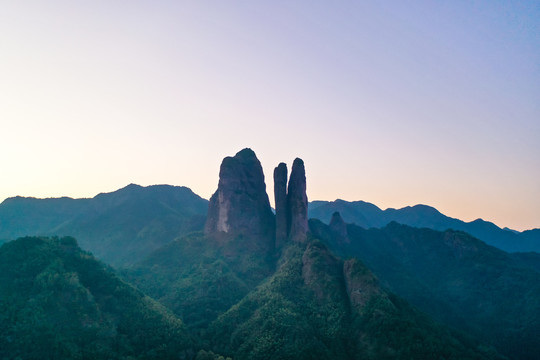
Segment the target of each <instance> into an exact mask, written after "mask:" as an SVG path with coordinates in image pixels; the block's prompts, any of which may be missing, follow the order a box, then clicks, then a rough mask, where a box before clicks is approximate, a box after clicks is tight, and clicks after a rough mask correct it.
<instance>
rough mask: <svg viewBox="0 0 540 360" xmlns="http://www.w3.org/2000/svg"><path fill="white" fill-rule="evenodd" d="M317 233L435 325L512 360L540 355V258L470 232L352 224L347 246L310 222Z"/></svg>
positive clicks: (348, 228)
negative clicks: (489, 346)
mask: <svg viewBox="0 0 540 360" xmlns="http://www.w3.org/2000/svg"><path fill="white" fill-rule="evenodd" d="M337 216H339V215H337ZM310 229H311V231H312V232H313V233H314V234H315V235H316V236H318V237H319V238H321V239H324V241H325V243H326V244H328V246H329V247H330V248H331V249H333V250H334V251H336V252H337V253H338V254H341V255H342V256H344V257H355V258H358V259H360V260H362V261H363V262H364V263H365V264H366V265H367V266H368V267H369V268H370V269H371V270H372V271H373V272H374V274H375V275H376V276H377V277H378V278H379V279H380V281H381V283H382V284H383V285H384V286H385V288H387V289H389V290H390V291H392V292H394V293H396V294H397V295H399V296H402V297H403V298H405V299H406V300H407V301H409V302H410V303H411V304H413V305H415V306H417V307H418V308H419V309H420V310H422V311H425V312H426V313H427V314H429V315H431V316H432V317H433V318H434V319H436V320H438V321H440V322H443V323H445V324H447V325H449V326H451V327H454V328H456V329H459V330H461V331H464V332H466V333H469V334H473V335H474V336H476V337H477V338H479V339H481V340H482V341H484V342H487V343H491V344H492V345H493V346H495V347H496V348H497V349H498V350H499V351H500V352H501V353H503V354H505V355H507V356H509V357H510V358H513V359H531V360H532V359H535V358H536V357H537V354H538V353H539V351H540V338H539V337H538V334H540V272H539V271H538V270H539V269H540V259H539V258H538V254H536V253H526V254H522V253H515V254H509V253H506V252H504V251H502V250H499V249H497V248H495V247H492V246H489V245H487V244H485V243H484V242H482V241H480V240H478V239H476V238H474V237H472V236H470V235H468V234H466V233H464V232H460V231H453V230H447V231H444V232H440V231H436V230H432V229H427V228H422V229H418V228H413V227H410V226H406V225H401V224H398V223H396V222H392V223H390V224H388V225H387V226H385V227H383V228H381V229H377V228H371V229H369V230H366V229H364V228H362V227H359V226H357V225H355V224H349V225H346V233H347V239H348V241H343V240H340V239H343V237H340V236H336V231H335V230H333V229H332V228H331V227H330V226H329V225H325V224H323V223H322V222H321V221H319V220H316V219H312V220H310Z"/></svg>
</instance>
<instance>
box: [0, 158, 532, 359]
mask: <svg viewBox="0 0 540 360" xmlns="http://www.w3.org/2000/svg"><path fill="white" fill-rule="evenodd" d="M304 166H305V165H304V162H303V161H302V160H301V159H296V160H295V161H294V162H293V164H292V169H291V172H290V175H289V173H288V169H287V165H286V164H284V163H281V164H279V165H278V166H277V167H276V169H275V171H274V193H275V204H276V209H275V214H274V212H273V211H272V209H271V208H270V202H269V199H268V195H267V193H266V183H265V176H264V174H263V171H262V167H261V164H260V162H259V160H258V159H257V157H256V155H255V153H254V152H253V151H252V150H250V149H244V150H242V151H240V152H238V153H237V154H236V155H235V156H231V157H227V158H225V159H224V160H223V162H222V165H221V168H220V174H219V175H220V177H219V184H218V188H217V190H216V192H215V193H214V195H213V196H212V198H211V199H210V201H206V200H204V199H201V198H200V197H198V196H197V195H195V194H194V193H192V192H191V191H190V190H189V189H187V188H181V187H172V186H165V185H162V186H152V187H147V188H143V187H140V186H137V185H130V186H127V187H126V188H123V189H120V190H118V191H116V192H113V193H109V194H100V195H98V196H96V197H95V198H93V199H68V198H61V199H41V200H40V199H31V198H12V199H8V200H6V201H4V202H3V203H2V204H1V205H0V237H1V238H4V239H6V240H11V239H13V238H15V237H18V236H23V235H40V236H42V235H50V236H52V235H73V234H75V235H76V236H77V237H79V238H80V239H81V240H80V245H81V248H83V249H85V250H91V251H92V252H93V253H94V254H96V256H97V257H98V258H99V259H101V260H103V261H105V262H107V263H109V264H112V265H114V266H115V267H116V268H117V269H118V272H117V273H116V274H115V272H114V270H113V269H112V268H109V267H107V266H106V265H104V264H102V263H100V262H99V261H97V260H96V259H94V258H93V257H92V255H90V254H88V253H85V252H84V251H82V250H81V249H79V247H78V246H77V243H76V240H74V239H73V238H71V237H66V238H54V237H53V238H43V237H27V238H21V239H18V240H13V241H9V242H7V243H6V244H4V245H3V246H2V247H1V248H0V259H3V263H2V275H0V290H1V291H0V305H1V306H2V308H3V309H7V311H5V312H2V314H1V316H3V318H2V319H1V320H2V321H1V322H0V323H1V324H2V325H0V345H3V346H2V347H0V348H1V349H4V350H3V351H4V353H2V350H0V355H2V356H4V357H7V358H13V357H15V356H20V357H21V358H23V359H24V358H28V359H37V358H44V359H47V358H50V359H52V358H58V357H59V356H64V357H69V358H81V359H82V358H88V357H89V356H91V357H93V358H98V359H101V358H103V359H105V358H118V359H120V358H126V357H132V358H141V359H142V358H152V357H155V358H164V359H178V358H181V359H193V358H196V359H198V360H201V359H218V358H219V356H220V355H217V354H222V355H224V356H230V357H233V358H235V359H252V358H267V359H312V358H318V359H426V358H430V359H431V358H435V359H439V358H440V359H503V358H505V357H508V358H510V359H519V360H529V359H531V360H532V359H535V358H536V355H537V354H538V353H540V341H539V340H538V337H537V334H538V333H540V255H539V254H538V253H534V252H530V253H512V254H510V253H507V252H505V251H503V250H500V249H497V248H495V247H492V246H490V245H487V244H486V243H485V242H484V241H482V239H478V238H475V237H473V236H471V235H469V234H467V233H465V232H462V231H456V230H446V229H447V228H444V227H445V226H446V224H448V223H452V221H457V223H456V224H458V225H460V223H459V220H455V219H450V218H447V217H445V216H444V215H442V214H440V213H438V212H437V211H436V210H434V209H432V208H429V207H425V206H416V207H412V208H405V209H401V210H386V211H382V210H380V209H378V208H377V207H375V206H374V205H371V204H367V203H363V202H358V203H347V202H343V201H336V202H314V203H311V204H309V203H308V198H307V192H306V191H307V180H306V171H305V167H304ZM308 205H309V212H308ZM337 208H342V209H343V212H344V214H346V215H343V216H342V215H340V214H339V213H338V212H336V211H335V210H336V209H337ZM330 211H332V213H330ZM308 214H311V215H312V217H322V218H325V219H323V221H321V220H318V219H311V220H309V221H308ZM328 214H330V216H328ZM396 219H397V220H401V221H402V222H410V223H411V224H409V225H413V226H422V227H426V226H430V227H433V228H436V227H437V226H438V227H441V228H444V231H438V230H435V229H428V228H417V227H413V226H409V225H400V224H398V223H396V222H391V223H390V224H387V221H392V220H396ZM449 219H450V220H449ZM329 220H330V222H329V223H328V224H326V222H327V221H329ZM347 222H355V223H356V224H347ZM374 224H375V225H376V226H378V228H377V227H374V226H375V225H374ZM463 224H465V225H467V224H466V223H463ZM463 224H461V225H463ZM359 225H360V226H359ZM465 225H464V226H465ZM497 229H499V228H497ZM499 230H500V231H505V232H506V231H507V230H501V229H499ZM525 233H527V232H524V233H522V234H515V235H516V236H518V235H519V236H522V235H523V234H525ZM532 233H533V234H534V232H532ZM512 234H513V233H512ZM528 236H530V235H528ZM533 242H534V241H533ZM503 243H504V242H503ZM118 274H119V275H118ZM118 276H120V277H121V279H120V278H119V277H118ZM64 309H65V310H64ZM141 322H144V324H141ZM69 324H73V325H69ZM55 328H58V329H59V331H58V337H57V338H54V337H53V335H54V334H53V332H52V330H51V329H55ZM36 329H37V330H36ZM39 329H41V330H43V331H41V330H39ZM38 330H39V331H38ZM141 332H142V333H149V334H152V336H150V337H149V338H148V339H146V340H144V341H142V338H141ZM79 334H81V336H80V337H79V336H78V335H79ZM171 334H172V335H173V336H172V337H171ZM80 339H84V341H81V340H80ZM175 339H177V340H175ZM141 341H142V342H143V343H142V344H141V343H140V342H141ZM31 342H36V343H38V344H40V345H39V349H40V350H39V354H38V353H37V352H35V351H34V352H32V350H31V349H28V344H29V343H31Z"/></svg>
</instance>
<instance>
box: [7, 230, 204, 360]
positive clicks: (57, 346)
mask: <svg viewBox="0 0 540 360" xmlns="http://www.w3.org/2000/svg"><path fill="white" fill-rule="evenodd" d="M0 309H1V311H0V358H6V359H128V358H130V359H178V358H189V357H192V356H193V353H194V351H193V344H192V339H191V338H190V336H189V335H188V333H187V332H186V330H185V328H184V325H183V324H182V322H181V321H180V320H179V319H178V318H176V317H175V316H173V315H172V314H171V313H170V312H169V311H168V310H166V309H165V308H164V307H163V306H162V305H159V304H158V303H157V302H155V301H153V300H151V299H150V298H149V297H147V296H145V295H143V294H142V293H141V292H139V291H137V290H135V289H134V288H133V287H131V286H130V285H128V284H126V283H125V282H123V281H122V280H120V279H119V278H118V277H116V276H115V275H114V274H113V273H112V272H111V270H110V269H108V268H107V267H106V266H105V265H103V264H102V263H100V262H98V261H97V260H95V259H94V258H93V257H92V256H91V255H89V254H88V253H86V252H83V251H81V250H80V249H79V248H78V246H77V244H76V241H75V240H74V239H73V238H71V237H64V238H37V237H26V238H21V239H18V240H15V241H11V242H8V243H6V244H4V245H3V246H2V247H1V248H0Z"/></svg>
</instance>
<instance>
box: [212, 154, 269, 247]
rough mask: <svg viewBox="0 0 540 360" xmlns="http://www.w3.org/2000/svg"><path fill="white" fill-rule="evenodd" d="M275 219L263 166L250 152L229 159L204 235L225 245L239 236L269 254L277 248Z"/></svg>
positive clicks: (220, 172)
mask: <svg viewBox="0 0 540 360" xmlns="http://www.w3.org/2000/svg"><path fill="white" fill-rule="evenodd" d="M274 234H275V219H274V214H273V213H272V210H271V208H270V202H269V200H268V195H267V194H266V185H265V182H264V174H263V170H262V167H261V163H260V162H259V160H258V159H257V156H256V155H255V153H254V152H253V151H252V150H251V149H244V150H242V151H240V152H238V153H237V154H236V155H235V156H234V157H226V158H225V159H223V162H222V163H221V168H220V171H219V184H218V189H217V191H216V192H215V193H214V195H212V197H211V198H210V202H209V204H208V216H207V220H206V225H205V235H206V236H209V237H214V238H217V239H218V240H220V241H222V242H227V241H228V240H230V239H234V238H237V237H239V236H241V237H243V238H249V239H251V240H250V243H249V244H250V246H253V247H254V248H257V249H260V250H265V251H269V250H272V249H273V246H274Z"/></svg>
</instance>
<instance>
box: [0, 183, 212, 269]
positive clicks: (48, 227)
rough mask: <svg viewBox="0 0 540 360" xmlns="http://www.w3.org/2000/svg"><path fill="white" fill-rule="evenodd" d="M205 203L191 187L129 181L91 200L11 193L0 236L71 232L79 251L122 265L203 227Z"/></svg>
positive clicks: (1, 208)
mask: <svg viewBox="0 0 540 360" xmlns="http://www.w3.org/2000/svg"><path fill="white" fill-rule="evenodd" d="M207 204H208V202H207V201H206V200H204V199H202V198H200V197H199V196H197V195H195V194H194V193H193V192H192V191H191V190H190V189H188V188H185V187H176V186H169V185H155V186H149V187H141V186H138V185H134V184H131V185H128V186H126V187H125V188H123V189H120V190H117V191H115V192H112V193H103V194H99V195H97V196H95V197H94V198H92V199H71V198H57V199H54V198H53V199H35V198H23V197H15V198H10V199H6V200H5V201H4V202H2V204H0V238H1V239H6V240H7V239H15V238H18V237H21V236H28V235H30V236H50V235H58V236H74V237H76V238H77V239H78V241H79V243H80V245H81V247H82V248H83V249H85V250H89V251H91V252H92V253H93V254H94V255H95V256H96V257H98V258H99V259H102V260H104V261H105V262H107V263H109V264H112V265H114V266H122V265H127V264H130V263H134V262H137V261H138V260H140V259H142V258H144V257H145V256H147V255H148V254H149V253H150V252H152V251H153V250H156V249H158V248H159V247H161V246H162V245H164V244H166V243H168V242H170V241H172V240H173V239H174V238H176V237H177V236H179V235H182V234H186V233H189V232H191V231H196V230H200V229H202V227H203V225H204V221H205V215H206V211H207V207H208V205H207Z"/></svg>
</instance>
